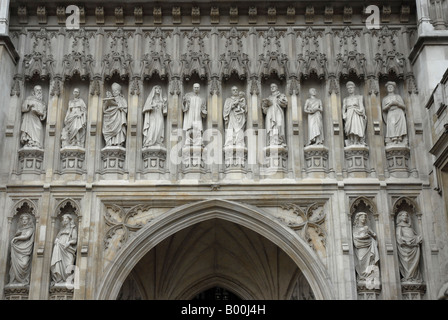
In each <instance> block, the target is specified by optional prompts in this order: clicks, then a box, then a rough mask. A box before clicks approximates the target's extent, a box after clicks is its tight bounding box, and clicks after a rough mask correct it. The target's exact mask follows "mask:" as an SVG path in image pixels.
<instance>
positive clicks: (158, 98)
mask: <svg viewBox="0 0 448 320" xmlns="http://www.w3.org/2000/svg"><path fill="white" fill-rule="evenodd" d="M167 109H168V101H167V99H166V98H164V97H163V96H162V88H161V87H160V86H154V88H152V90H151V92H150V93H149V96H148V98H147V99H146V102H145V105H144V106H143V114H144V120H143V121H144V122H143V147H150V146H163V143H164V139H165V119H164V115H166V113H167V111H168V110H167Z"/></svg>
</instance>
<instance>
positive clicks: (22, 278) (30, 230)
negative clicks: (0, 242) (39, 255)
mask: <svg viewBox="0 0 448 320" xmlns="http://www.w3.org/2000/svg"><path fill="white" fill-rule="evenodd" d="M33 245H34V223H33V220H32V218H31V215H30V214H28V213H23V214H22V215H21V216H20V218H19V227H18V228H17V231H16V233H15V235H14V237H13V238H12V240H11V268H10V269H9V284H23V285H27V284H29V282H30V271H31V254H32V253H33Z"/></svg>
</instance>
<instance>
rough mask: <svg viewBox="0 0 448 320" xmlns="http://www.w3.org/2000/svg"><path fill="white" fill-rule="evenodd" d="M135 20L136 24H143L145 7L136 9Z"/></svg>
mask: <svg viewBox="0 0 448 320" xmlns="http://www.w3.org/2000/svg"><path fill="white" fill-rule="evenodd" d="M134 18H135V24H142V23H143V7H142V6H137V7H135V8H134Z"/></svg>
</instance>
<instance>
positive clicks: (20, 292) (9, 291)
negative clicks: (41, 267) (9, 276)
mask: <svg viewBox="0 0 448 320" xmlns="http://www.w3.org/2000/svg"><path fill="white" fill-rule="evenodd" d="M29 291H30V289H29V286H24V285H6V286H5V289H4V293H5V300H28V295H29Z"/></svg>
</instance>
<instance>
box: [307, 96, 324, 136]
mask: <svg viewBox="0 0 448 320" xmlns="http://www.w3.org/2000/svg"><path fill="white" fill-rule="evenodd" d="M309 92H310V97H309V98H308V99H307V100H306V102H305V106H304V111H305V112H306V113H307V114H308V143H307V145H312V144H322V143H323V141H324V130H323V123H322V111H323V110H322V100H320V99H317V98H316V94H317V92H316V89H314V88H311V89H310V91H309Z"/></svg>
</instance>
